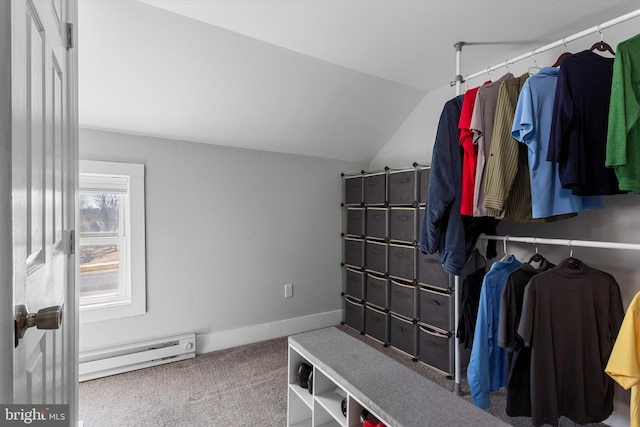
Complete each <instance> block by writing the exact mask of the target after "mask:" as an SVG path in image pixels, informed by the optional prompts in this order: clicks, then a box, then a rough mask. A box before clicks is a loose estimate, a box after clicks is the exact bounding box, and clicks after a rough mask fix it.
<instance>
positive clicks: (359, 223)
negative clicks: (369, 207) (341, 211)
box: [347, 208, 364, 237]
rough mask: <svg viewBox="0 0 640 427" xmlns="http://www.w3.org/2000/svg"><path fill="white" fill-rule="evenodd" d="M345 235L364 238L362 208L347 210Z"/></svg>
mask: <svg viewBox="0 0 640 427" xmlns="http://www.w3.org/2000/svg"><path fill="white" fill-rule="evenodd" d="M347 234H348V235H351V236H357V237H363V236H364V208H347Z"/></svg>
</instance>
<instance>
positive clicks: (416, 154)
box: [369, 21, 640, 426]
mask: <svg viewBox="0 0 640 427" xmlns="http://www.w3.org/2000/svg"><path fill="white" fill-rule="evenodd" d="M634 25H637V23H635V22H633V21H630V22H629V23H627V24H620V25H618V26H616V27H612V28H609V29H607V30H606V31H603V33H604V40H605V41H606V42H607V43H609V44H610V45H611V46H612V47H613V48H614V49H615V47H616V45H617V44H618V43H619V42H621V41H623V40H626V39H628V38H630V37H632V36H634V35H635V34H637V28H636V27H634ZM585 28H587V27H585ZM599 40H600V36H599V35H598V34H595V35H593V36H591V37H587V38H584V39H581V40H578V41H575V42H573V43H570V44H569V46H568V48H564V47H563V48H562V49H555V50H553V51H550V52H547V53H544V54H540V55H537V63H538V64H539V65H540V66H548V65H550V64H552V63H553V62H554V61H555V59H556V58H557V57H558V55H559V54H560V53H561V52H564V51H567V50H568V51H571V52H574V53H576V52H580V51H582V50H585V49H589V48H590V47H591V45H592V44H593V43H595V42H596V41H599ZM543 44H544V43H541V45H543ZM465 49H473V46H467V47H464V48H463V56H462V63H463V64H464V65H465V68H464V69H463V73H464V74H465V75H466V74H471V73H474V72H476V71H480V68H476V67H474V65H473V64H466V63H465V62H464V50H465ZM523 53H524V52H523ZM451 58H452V80H453V77H454V75H455V72H454V71H455V68H454V62H453V59H454V50H453V48H452V50H451ZM506 59H508V58H505V60H506ZM491 65H493V64H491ZM532 65H533V63H532V62H530V61H523V62H522V63H517V64H513V65H511V66H510V70H509V71H510V72H512V73H513V74H514V75H515V76H519V75H521V74H522V73H524V72H527V71H528V68H529V67H531V66H532ZM506 71H507V70H505V69H502V70H497V71H495V72H493V73H492V75H491V76H486V75H484V76H481V77H479V78H477V79H475V81H471V82H469V83H468V84H464V85H463V87H462V92H464V91H465V90H466V89H468V88H470V87H474V86H477V85H479V84H481V83H482V82H483V81H485V80H488V79H493V80H495V79H498V78H499V77H500V76H502V75H503V74H504V73H505V72H506ZM454 96H455V88H451V87H449V86H445V87H443V88H441V89H439V90H435V91H431V92H429V93H428V94H427V95H426V96H425V97H424V99H423V100H422V102H421V103H420V104H419V105H418V106H417V107H416V108H415V110H414V111H413V113H412V114H411V115H410V116H409V117H408V118H407V120H406V121H405V123H404V124H403V126H402V127H401V128H400V129H399V130H398V131H397V132H396V134H395V135H394V136H393V137H392V138H391V140H390V141H389V143H387V145H386V146H385V147H384V148H383V149H382V150H381V151H380V152H379V153H378V155H377V156H376V158H375V159H374V160H373V161H372V162H371V164H370V165H369V170H377V169H380V168H382V167H384V166H389V167H393V168H396V167H404V166H407V165H410V164H411V163H413V162H414V161H415V162H419V163H421V164H430V163H431V154H432V150H433V141H434V139H435V134H436V129H437V125H438V120H439V117H440V113H441V111H442V107H443V106H444V104H445V102H446V101H447V100H449V99H451V98H453V97H454ZM639 197H640V196H638V195H633V194H627V195H617V196H606V197H605V207H604V209H601V210H597V211H588V212H582V213H580V214H579V215H578V216H577V217H576V218H572V219H568V220H564V221H560V222H557V223H552V224H518V223H512V222H505V221H503V222H501V223H500V224H499V226H498V234H501V235H510V236H531V237H547V238H559V239H573V240H597V241H610V242H624V243H640V198H639ZM484 244H485V243H484V242H480V244H479V246H480V247H481V248H482V247H483V246H484ZM502 249H503V248H502V245H501V244H500V245H499V248H498V254H499V255H498V258H500V257H502ZM507 250H508V252H510V253H515V254H516V255H517V256H518V258H519V259H520V260H523V261H527V260H528V259H529V257H530V256H531V255H532V254H533V253H534V252H535V248H534V247H533V245H530V244H516V243H509V244H508V246H507ZM538 250H539V252H540V253H541V254H542V255H544V256H545V257H546V258H547V259H549V260H550V261H552V262H559V261H561V260H562V259H564V258H566V257H568V256H569V253H570V250H569V248H568V247H557V246H543V245H540V246H539V247H538ZM573 256H575V257H577V258H580V259H582V260H583V261H584V262H585V263H587V264H589V265H591V266H592V267H595V268H600V269H602V270H605V271H607V272H609V273H611V274H613V276H614V277H615V278H616V280H617V282H618V283H619V285H620V290H621V292H622V299H623V304H624V307H625V308H626V307H628V305H629V303H630V302H631V299H632V298H633V296H634V295H635V294H636V293H637V292H639V291H640V262H638V261H639V260H640V252H637V251H625V250H612V249H585V248H574V250H573ZM615 405H616V406H615V411H614V414H613V415H612V416H611V417H610V419H609V420H608V422H607V423H608V424H609V425H612V426H624V425H627V426H628V425H629V393H628V392H625V391H623V389H622V388H621V387H618V388H617V390H616V401H615Z"/></svg>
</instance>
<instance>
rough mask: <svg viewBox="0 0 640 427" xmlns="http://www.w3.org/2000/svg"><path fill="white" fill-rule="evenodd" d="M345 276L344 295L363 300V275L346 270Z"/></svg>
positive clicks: (349, 269)
mask: <svg viewBox="0 0 640 427" xmlns="http://www.w3.org/2000/svg"><path fill="white" fill-rule="evenodd" d="M345 276H346V282H347V285H346V289H345V293H346V294H347V295H348V296H350V297H353V298H355V299H364V295H365V294H364V277H365V276H364V273H363V272H362V271H357V270H354V269H352V268H347V269H346V272H345Z"/></svg>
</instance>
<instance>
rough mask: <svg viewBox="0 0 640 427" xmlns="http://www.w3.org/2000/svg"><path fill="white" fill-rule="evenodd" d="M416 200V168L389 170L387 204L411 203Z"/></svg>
mask: <svg viewBox="0 0 640 427" xmlns="http://www.w3.org/2000/svg"><path fill="white" fill-rule="evenodd" d="M416 202H417V198H416V170H415V169H411V170H404V171H391V172H389V204H390V205H396V206H397V205H413V204H414V203H416Z"/></svg>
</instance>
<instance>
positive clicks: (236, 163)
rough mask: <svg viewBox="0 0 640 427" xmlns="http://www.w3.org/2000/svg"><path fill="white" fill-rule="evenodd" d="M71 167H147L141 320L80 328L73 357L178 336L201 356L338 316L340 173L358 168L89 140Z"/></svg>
mask: <svg viewBox="0 0 640 427" xmlns="http://www.w3.org/2000/svg"><path fill="white" fill-rule="evenodd" d="M80 158H81V159H86V160H106V161H109V160H110V161H119V162H133V163H143V164H145V168H146V244H147V311H148V312H147V314H145V315H143V316H137V317H131V318H126V319H119V320H114V321H106V322H98V323H89V324H83V325H82V326H81V328H80V351H81V352H82V351H85V350H89V349H95V348H100V347H105V346H111V345H117V344H122V343H131V342H136V341H141V340H146V339H151V338H158V337H163V336H167V335H172V334H178V333H188V332H195V333H197V334H199V335H200V336H201V337H203V340H202V341H203V342H205V343H206V344H202V345H201V344H199V345H198V348H199V351H203V350H204V351H209V350H211V349H217V348H221V347H226V346H230V345H234V344H238V343H243V342H250V341H258V340H259V338H260V335H261V334H263V333H264V332H265V329H267V331H266V333H267V334H272V335H273V334H276V335H277V334H278V332H279V331H284V332H282V334H286V333H287V331H288V329H287V328H283V327H282V326H281V324H282V323H283V322H290V323H301V322H300V321H299V319H305V318H308V316H313V315H315V314H318V315H321V316H322V315H323V314H326V313H330V314H332V317H331V318H332V319H336V313H338V315H339V310H341V307H342V305H341V297H340V292H341V289H342V272H341V267H340V262H341V259H342V239H341V237H340V233H341V231H342V211H341V208H340V202H341V186H342V178H341V177H340V173H341V172H351V171H354V170H361V169H362V168H363V167H364V166H365V165H362V164H355V163H349V162H342V161H337V160H327V159H322V158H314V157H304V156H298V155H287V154H278V153H268V152H261V151H254V150H245V149H233V148H225V147H219V146H212V145H206V144H198V143H191V142H183V141H173V140H164V139H156V138H148V137H141V136H132V135H125V134H118V133H109V132H102V131H96V130H88V129H81V133H80ZM285 283H293V285H294V292H293V295H294V296H293V298H290V299H284V297H283V284H285ZM324 318H326V316H325V317H324ZM339 320H340V319H339V318H337V321H338V322H339ZM265 325H266V326H265ZM312 326H313V322H311V326H304V325H303V327H312ZM274 330H275V331H274ZM242 334H244V335H245V337H239V336H238V335H242ZM220 340H223V341H225V342H219V341H220ZM213 341H216V342H213ZM203 345H204V346H205V347H204V348H203V347H202V346H203Z"/></svg>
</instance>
